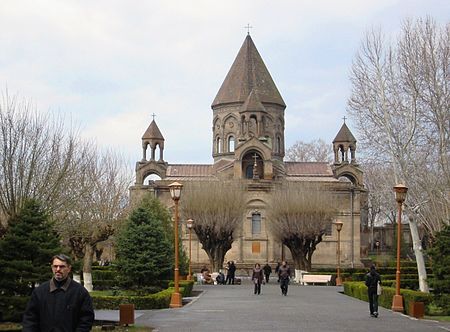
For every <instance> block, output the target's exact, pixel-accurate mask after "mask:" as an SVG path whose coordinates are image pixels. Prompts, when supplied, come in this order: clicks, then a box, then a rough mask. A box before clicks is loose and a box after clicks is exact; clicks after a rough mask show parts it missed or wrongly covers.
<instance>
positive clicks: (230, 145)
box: [228, 136, 234, 152]
mask: <svg viewBox="0 0 450 332" xmlns="http://www.w3.org/2000/svg"><path fill="white" fill-rule="evenodd" d="M228 152H234V137H233V136H230V137H228Z"/></svg>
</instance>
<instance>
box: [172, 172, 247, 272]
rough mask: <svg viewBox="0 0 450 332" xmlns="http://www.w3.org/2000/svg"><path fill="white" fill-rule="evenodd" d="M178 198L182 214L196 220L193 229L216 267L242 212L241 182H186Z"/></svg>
mask: <svg viewBox="0 0 450 332" xmlns="http://www.w3.org/2000/svg"><path fill="white" fill-rule="evenodd" d="M180 202H181V203H180V204H181V211H182V214H183V216H184V217H185V218H192V219H194V221H195V223H194V228H193V229H194V231H195V234H196V235H197V237H198V239H199V241H200V243H201V244H202V246H203V249H204V250H205V251H206V253H207V255H208V258H209V261H210V264H211V266H212V269H213V271H219V269H221V268H222V266H223V261H224V259H225V254H226V253H227V251H228V250H230V249H231V245H232V243H233V241H234V239H235V233H236V232H237V231H238V230H239V226H240V224H241V222H242V216H243V214H244V212H245V208H246V202H245V198H244V190H243V188H242V185H241V183H240V182H238V181H229V182H222V181H220V182H219V181H205V182H201V183H196V184H194V183H193V184H188V185H187V186H186V190H184V192H183V199H182V200H181V201H180Z"/></svg>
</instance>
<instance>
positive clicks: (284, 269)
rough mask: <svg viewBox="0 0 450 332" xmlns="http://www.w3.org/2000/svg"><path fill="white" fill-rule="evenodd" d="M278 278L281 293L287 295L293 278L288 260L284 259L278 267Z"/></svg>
mask: <svg viewBox="0 0 450 332" xmlns="http://www.w3.org/2000/svg"><path fill="white" fill-rule="evenodd" d="M278 278H279V280H280V288H281V294H283V295H284V296H287V292H288V285H289V279H290V278H291V269H290V268H289V265H288V264H287V263H286V261H283V262H282V263H281V266H280V267H279V269H278Z"/></svg>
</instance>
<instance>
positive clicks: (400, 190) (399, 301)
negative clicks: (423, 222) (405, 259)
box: [391, 184, 408, 312]
mask: <svg viewBox="0 0 450 332" xmlns="http://www.w3.org/2000/svg"><path fill="white" fill-rule="evenodd" d="M394 191H395V200H396V201H397V204H398V218H397V272H396V273H395V295H394V297H393V299H392V308H391V309H392V310H393V311H399V312H403V310H404V309H403V297H402V296H401V295H400V248H401V244H400V239H401V236H402V204H403V202H404V201H405V199H406V193H407V191H408V188H407V187H406V186H405V185H403V184H397V185H396V186H395V187H394Z"/></svg>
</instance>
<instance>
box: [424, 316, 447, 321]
mask: <svg viewBox="0 0 450 332" xmlns="http://www.w3.org/2000/svg"><path fill="white" fill-rule="evenodd" d="M424 318H425V319H430V320H438V321H440V322H450V316H425V317H424Z"/></svg>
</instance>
